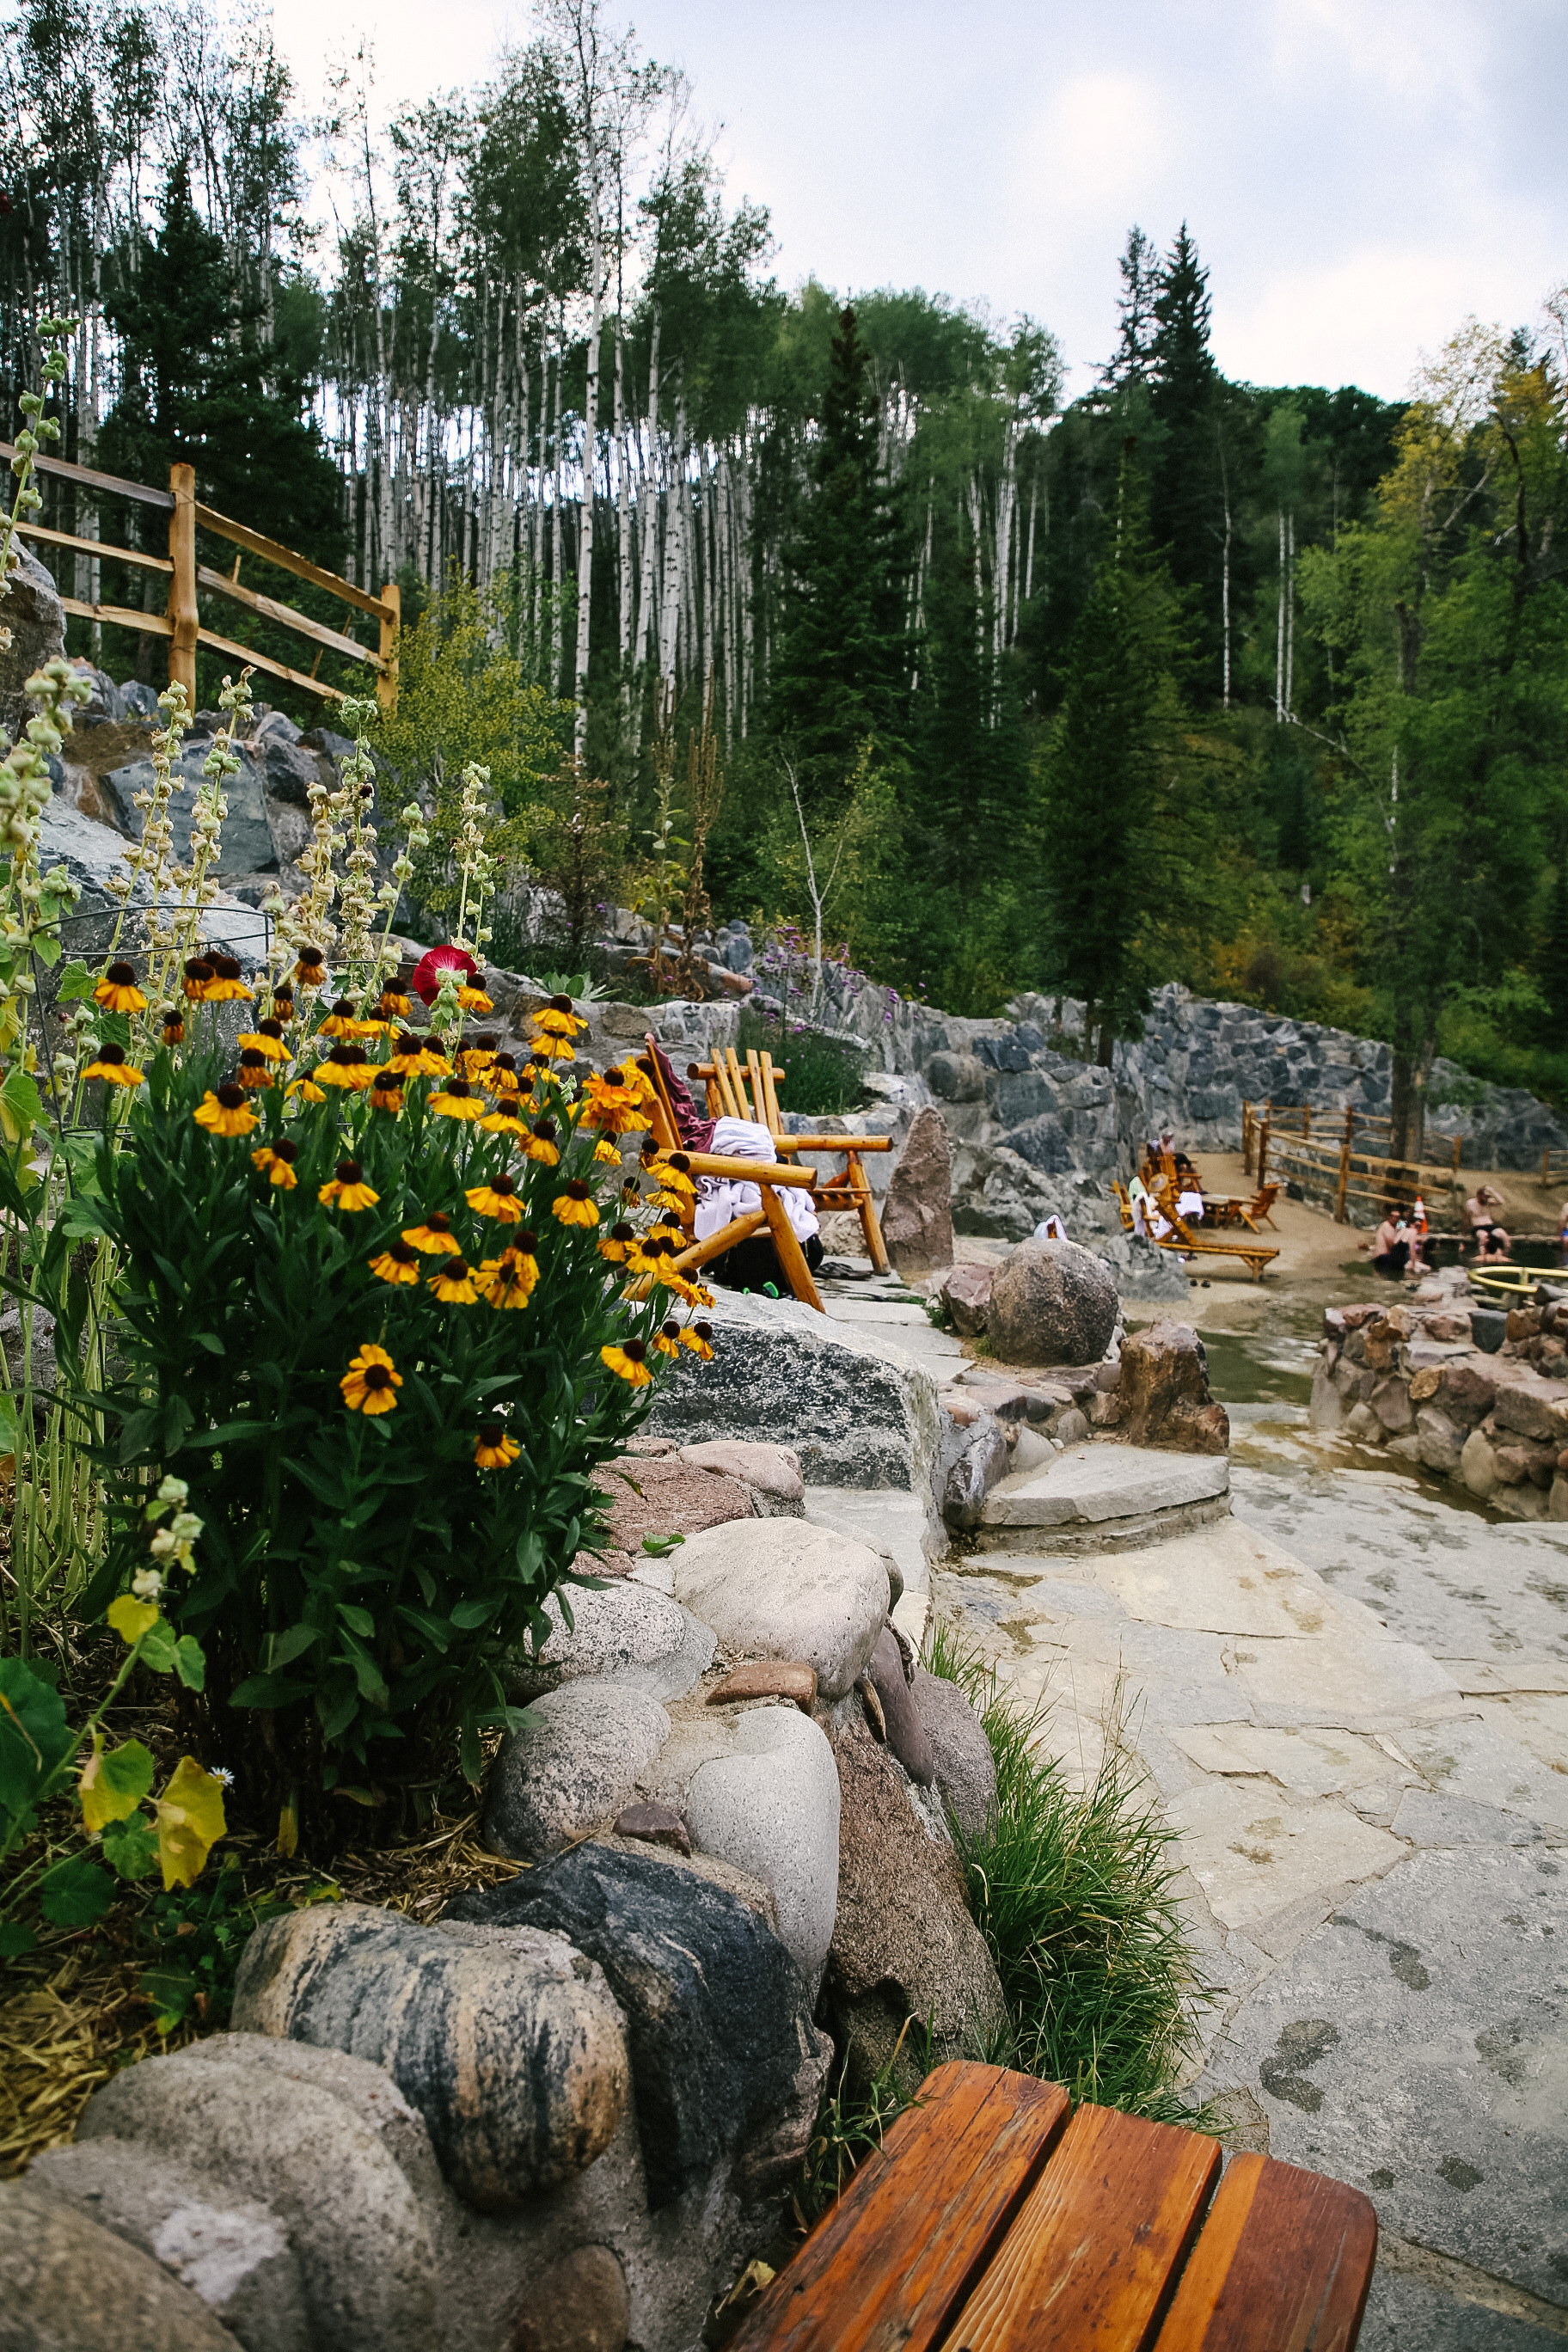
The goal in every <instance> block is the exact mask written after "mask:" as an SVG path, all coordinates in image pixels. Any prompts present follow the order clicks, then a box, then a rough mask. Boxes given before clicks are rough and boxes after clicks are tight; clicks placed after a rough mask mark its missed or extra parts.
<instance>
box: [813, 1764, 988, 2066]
mask: <svg viewBox="0 0 1568 2352" xmlns="http://www.w3.org/2000/svg"><path fill="white" fill-rule="evenodd" d="M835 1753H836V1756H837V1764H838V1783H839V1792H840V1802H841V1811H840V1829H839V1843H838V1919H837V1926H836V1927H835V1928H834V1931H833V1947H832V1949H831V1951H830V1952H829V1954H828V1960H827V1974H826V1978H825V1979H824V1982H823V2009H824V2013H825V2015H826V2018H827V2020H828V2021H829V2022H830V2023H831V2025H832V2028H833V2032H834V2037H835V2039H836V2041H837V2042H839V2043H840V2044H841V2045H842V2047H843V2048H844V2050H845V2051H846V2053H847V2056H848V2060H849V2067H850V2073H851V2075H852V2077H853V2078H855V2079H856V2080H858V2081H859V2082H862V2083H865V2082H868V2081H869V2080H870V2078H871V2076H873V2075H874V2074H878V2073H879V2071H880V2070H881V2068H882V2067H884V2066H885V2065H886V2064H887V2063H888V2062H889V2060H890V2059H891V2058H892V2057H893V2053H894V2051H895V2049H898V2050H899V2057H898V2070H897V2071H898V2076H899V2079H900V2082H901V2083H902V2084H903V2085H904V2087H905V2088H906V2089H907V2090H908V2091H910V2092H913V2091H914V2090H915V2089H916V2088H917V2086H918V2085H919V2084H920V2083H921V2081H922V2079H923V2078H924V2076H925V2074H927V2072H928V2071H929V2069H930V2067H931V2066H934V2065H936V2064H938V2063H940V2062H941V2061H942V2059H944V2058H957V2057H962V2056H964V2055H966V2054H968V2052H969V2051H970V2049H971V2048H972V2047H973V2045H974V2044H975V2043H983V2042H984V2039H985V2037H986V2035H987V2034H988V2033H992V2032H995V2030H996V2029H997V2028H998V2027H999V2026H1001V2025H1002V2024H1004V2023H1005V2019H1006V2006H1005V2001H1004V2000H1003V1997H1002V1987H1001V1984H1000V1982H999V1980H998V1979H997V1975H996V1969H995V1967H994V1963H993V1961H992V1958H991V1955H990V1952H989V1951H988V1949H987V1948H986V1945H985V1939H984V1937H983V1936H982V1935H981V1933H980V1930H979V1929H978V1927H976V1926H975V1924H974V1922H973V1919H972V1918H971V1917H970V1916H969V1909H968V1906H967V1904H966V1902H965V1900H964V1888H963V1865H962V1864H960V1862H959V1860H958V1858H957V1856H956V1855H955V1854H954V1853H953V1851H952V1847H951V1846H949V1845H946V1844H942V1843H938V1842H937V1841H936V1840H935V1839H933V1838H932V1837H931V1836H930V1835H928V1833H927V1832H926V1830H925V1828H924V1827H923V1825H922V1824H921V1821H920V1819H919V1817H918V1816H917V1814H916V1812H915V1809H914V1806H913V1805H912V1803H911V1802H910V1793H909V1785H908V1783H907V1781H906V1780H905V1779H904V1777H903V1775H902V1774H901V1773H900V1769H899V1767H898V1765H897V1764H896V1763H895V1761H894V1760H893V1759H892V1757H891V1756H890V1755H889V1751H888V1749H887V1748H885V1747H883V1746H881V1745H880V1744H879V1742H878V1741H877V1740H876V1739H875V1738H873V1737H872V1735H871V1733H870V1731H869V1730H868V1728H867V1727H866V1726H865V1725H864V1724H860V1723H851V1724H850V1725H849V1726H848V1727H847V1728H846V1729H845V1730H844V1732H843V1733H842V1734H841V1735H840V1737H839V1739H838V1741H837V1747H836V1750H835ZM906 2026H907V2027H908V2029H909V2030H908V2032H905V2028H906ZM900 2035H901V2036H902V2037H903V2041H902V2047H901V2049H900V2048H899V2043H900Z"/></svg>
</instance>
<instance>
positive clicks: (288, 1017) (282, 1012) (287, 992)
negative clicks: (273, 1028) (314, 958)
mask: <svg viewBox="0 0 1568 2352" xmlns="http://www.w3.org/2000/svg"><path fill="white" fill-rule="evenodd" d="M271 1017H272V1019H273V1020H274V1021H279V1022H281V1023H283V1024H285V1025H287V1024H288V1023H289V1022H290V1021H292V1019H293V1018H294V992H293V990H292V989H291V988H290V987H289V983H288V982H287V981H285V982H283V983H282V985H281V986H280V987H278V988H275V989H274V990H273V992H272V1009H271ZM258 1025H259V1026H260V1027H261V1028H263V1029H265V1028H266V1026H267V1024H266V1022H265V1021H263V1022H261V1023H260V1024H258Z"/></svg>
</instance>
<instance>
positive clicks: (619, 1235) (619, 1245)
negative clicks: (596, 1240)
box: [598, 1225, 637, 1265]
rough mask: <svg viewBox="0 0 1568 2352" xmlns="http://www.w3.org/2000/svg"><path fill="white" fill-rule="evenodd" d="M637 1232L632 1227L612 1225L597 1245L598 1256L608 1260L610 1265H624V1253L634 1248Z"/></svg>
mask: <svg viewBox="0 0 1568 2352" xmlns="http://www.w3.org/2000/svg"><path fill="white" fill-rule="evenodd" d="M636 1243H637V1231H636V1228H635V1227H634V1226H632V1225H612V1226H611V1227H610V1230H609V1232H608V1233H607V1234H605V1238H604V1240H603V1241H602V1242H600V1244H598V1249H599V1255H600V1256H601V1257H605V1258H608V1259H609V1261H610V1264H611V1265H625V1264H626V1252H627V1251H628V1250H629V1249H631V1248H633V1247H635V1245H636Z"/></svg>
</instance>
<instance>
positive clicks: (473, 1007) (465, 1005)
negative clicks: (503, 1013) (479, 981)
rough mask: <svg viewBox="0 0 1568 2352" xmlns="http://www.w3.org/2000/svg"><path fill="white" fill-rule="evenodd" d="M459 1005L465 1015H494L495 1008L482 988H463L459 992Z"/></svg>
mask: <svg viewBox="0 0 1568 2352" xmlns="http://www.w3.org/2000/svg"><path fill="white" fill-rule="evenodd" d="M458 1005H459V1007H460V1008H461V1010H462V1011H463V1012H465V1013H493V1012H494V1011H495V1006H494V1005H493V1004H492V1003H490V1000H489V997H488V996H487V995H486V994H485V992H484V990H483V989H482V988H468V987H466V986H465V987H462V988H459V989H458Z"/></svg>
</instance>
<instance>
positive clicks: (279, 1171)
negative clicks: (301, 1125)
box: [250, 1142, 300, 1192]
mask: <svg viewBox="0 0 1568 2352" xmlns="http://www.w3.org/2000/svg"><path fill="white" fill-rule="evenodd" d="M299 1157H300V1154H299V1151H298V1150H297V1149H296V1147H295V1146H294V1145H293V1144H292V1143H287V1142H284V1143H264V1144H262V1145H261V1146H260V1148H259V1149H258V1150H255V1151H253V1152H252V1153H251V1155H250V1164H251V1166H252V1167H253V1168H259V1169H261V1170H262V1171H264V1172H265V1174H266V1177H267V1181H268V1183H269V1184H276V1185H277V1186H278V1188H279V1192H292V1191H293V1190H294V1187H295V1186H296V1185H297V1184H298V1182H299V1181H300V1179H299V1178H298V1176H296V1175H295V1173H294V1162H295V1160H298V1158H299Z"/></svg>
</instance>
